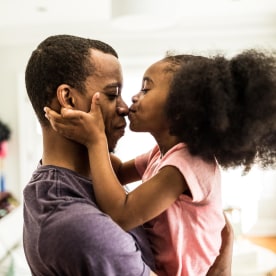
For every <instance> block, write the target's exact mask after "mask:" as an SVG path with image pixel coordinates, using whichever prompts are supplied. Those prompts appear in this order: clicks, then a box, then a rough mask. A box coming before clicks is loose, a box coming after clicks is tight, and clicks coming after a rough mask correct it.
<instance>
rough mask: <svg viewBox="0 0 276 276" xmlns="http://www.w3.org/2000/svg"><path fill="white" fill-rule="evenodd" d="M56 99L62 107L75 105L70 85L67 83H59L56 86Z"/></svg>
mask: <svg viewBox="0 0 276 276" xmlns="http://www.w3.org/2000/svg"><path fill="white" fill-rule="evenodd" d="M57 99H58V101H59V103H60V105H61V106H62V107H66V108H74V107H75V98H74V93H73V90H72V87H70V86H69V85H67V84H61V85H60V86H59V87H58V88H57Z"/></svg>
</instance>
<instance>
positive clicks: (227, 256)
mask: <svg viewBox="0 0 276 276" xmlns="http://www.w3.org/2000/svg"><path fill="white" fill-rule="evenodd" d="M224 217H225V221H226V224H225V226H224V228H223V230H222V232H221V237H222V244H221V248H220V254H219V256H218V257H217V258H216V260H215V262H214V264H213V265H212V267H211V268H210V269H209V271H208V273H207V276H231V267H232V253H233V243H234V232H233V228H232V226H231V224H230V222H229V220H228V219H227V217H226V215H224Z"/></svg>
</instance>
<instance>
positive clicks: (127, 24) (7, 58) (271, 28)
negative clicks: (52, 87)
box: [0, 0, 276, 276]
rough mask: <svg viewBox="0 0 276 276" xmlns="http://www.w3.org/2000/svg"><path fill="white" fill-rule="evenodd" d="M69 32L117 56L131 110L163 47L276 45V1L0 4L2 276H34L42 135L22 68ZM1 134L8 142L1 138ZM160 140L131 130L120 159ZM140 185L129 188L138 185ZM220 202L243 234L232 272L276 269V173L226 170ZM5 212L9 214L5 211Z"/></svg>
mask: <svg viewBox="0 0 276 276" xmlns="http://www.w3.org/2000/svg"><path fill="white" fill-rule="evenodd" d="M54 34H72V35H79V36H83V37H90V38H94V39H99V40H103V41H105V42H107V43H109V44H111V45H112V46H113V47H114V48H115V49H116V50H117V52H118V54H119V56H120V61H121V63H122V66H123V72H124V87H123V97H124V99H125V101H126V102H127V103H128V104H129V103H130V100H131V96H132V95H133V94H135V93H136V92H138V91H139V89H140V86H141V79H142V75H143V73H144V71H145V69H146V68H147V67H148V66H149V65H150V64H151V63H152V62H155V61H156V60H158V59H161V58H162V57H163V56H164V55H165V53H166V51H174V52H177V53H187V54H202V55H213V54H216V53H223V54H226V55H227V56H229V57H231V56H232V55H234V54H236V53H238V52H240V51H242V50H243V49H249V48H258V49H268V50H275V49H276V1H275V0H139V1H134V0H101V1H98V0H78V1H72V0H71V1H70V0H66V1H65V0H0V83H1V91H0V95H1V97H0V123H2V124H3V125H4V126H5V127H6V128H7V129H8V130H9V131H10V135H9V137H5V138H3V141H1V140H0V142H1V144H3V142H5V143H4V145H5V147H2V149H1V147H0V173H1V186H0V187H1V190H0V192H1V194H0V195H1V197H0V199H1V201H2V202H4V203H5V204H6V202H8V203H9V206H10V207H9V209H7V208H6V209H5V208H4V207H0V276H2V275H11V276H12V275H20V276H24V275H26V276H28V275H30V272H29V270H28V267H27V266H26V261H25V259H24V254H23V251H22V243H21V239H22V204H23V201H22V190H23V188H24V186H25V185H26V183H27V182H28V179H29V178H30V176H31V173H32V171H33V170H34V168H35V167H36V165H37V163H38V161H39V159H40V158H41V135H40V128H39V125H38V123H37V121H36V118H35V115H34V113H33V110H32V108H31V106H30V103H29V101H28V98H27V95H26V91H25V84H24V71H25V66H26V63H27V61H28V59H29V57H30V55H31V52H32V50H33V49H34V48H35V47H36V46H37V45H38V44H39V43H40V42H41V41H42V40H43V39H45V38H46V37H48V36H50V35H54ZM0 137H1V136H0ZM153 145H154V141H153V139H152V138H151V137H150V136H149V135H147V134H142V133H131V132H130V131H127V132H126V135H125V136H124V137H123V138H122V139H121V140H120V142H119V144H118V147H117V154H118V155H119V156H120V157H121V158H122V159H123V160H127V159H129V158H133V157H135V156H136V155H137V154H140V153H143V152H145V151H147V150H149V149H150V148H151V147H152V146H153ZM138 184H139V183H135V184H133V185H131V186H130V187H129V188H130V189H131V188H133V187H135V185H138ZM223 201H224V208H225V210H226V211H227V213H228V215H229V217H230V219H231V221H232V223H233V226H234V229H235V233H236V243H235V248H234V257H233V275H236V276H238V275H268V274H267V273H272V272H271V271H273V269H274V268H276V258H275V253H276V172H275V171H272V170H267V171H263V170H260V169H258V168H253V170H252V171H251V172H250V173H249V174H248V175H246V176H242V173H241V170H239V169H236V170H231V171H224V172H223ZM1 208H2V209H1Z"/></svg>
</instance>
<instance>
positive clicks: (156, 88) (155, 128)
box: [128, 60, 172, 136]
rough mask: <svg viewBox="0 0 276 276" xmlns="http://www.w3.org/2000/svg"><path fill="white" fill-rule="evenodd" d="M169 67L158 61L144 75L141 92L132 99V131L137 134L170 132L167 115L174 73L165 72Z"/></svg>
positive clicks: (130, 118) (130, 114)
mask: <svg viewBox="0 0 276 276" xmlns="http://www.w3.org/2000/svg"><path fill="white" fill-rule="evenodd" d="M167 65H168V63H167V62H165V61H162V60H161V61H158V62H156V63H154V64H153V65H151V66H150V67H149V68H148V69H147V71H146V72H145V74H144V77H143V81H142V88H141V91H140V92H139V93H138V94H136V95H134V96H133V97H132V102H133V104H132V105H131V106H130V109H129V115H128V116H129V120H130V126H129V127H130V129H131V130H133V131H137V132H150V133H151V134H153V136H156V135H160V134H161V133H162V132H168V120H167V116H166V113H165V104H166V101H167V97H168V93H169V86H170V83H171V79H172V73H168V72H165V70H164V69H165V68H166V66H167Z"/></svg>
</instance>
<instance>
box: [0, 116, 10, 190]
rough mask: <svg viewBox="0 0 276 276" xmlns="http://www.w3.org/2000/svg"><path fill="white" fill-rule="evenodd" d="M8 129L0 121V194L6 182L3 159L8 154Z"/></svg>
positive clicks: (4, 188)
mask: <svg viewBox="0 0 276 276" xmlns="http://www.w3.org/2000/svg"><path fill="white" fill-rule="evenodd" d="M10 133H11V131H10V128H9V127H8V126H7V125H6V124H4V123H2V122H1V121H0V192H5V190H6V181H5V175H4V159H5V158H6V156H7V154H8V142H7V141H8V140H9V139H10Z"/></svg>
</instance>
